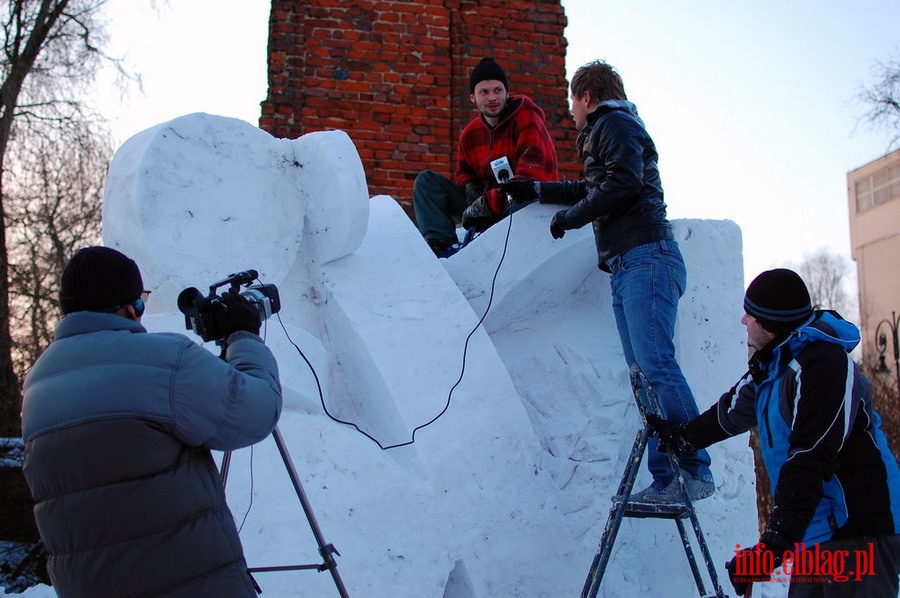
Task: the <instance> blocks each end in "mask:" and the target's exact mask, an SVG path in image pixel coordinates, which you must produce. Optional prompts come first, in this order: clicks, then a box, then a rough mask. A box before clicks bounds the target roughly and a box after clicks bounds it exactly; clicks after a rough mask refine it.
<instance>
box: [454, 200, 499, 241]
mask: <svg viewBox="0 0 900 598" xmlns="http://www.w3.org/2000/svg"><path fill="white" fill-rule="evenodd" d="M497 220H498V218H497V216H495V215H494V213H493V212H491V210H490V209H489V208H488V207H487V206H485V204H484V197H483V196H482V197H479V198H478V199H476V200H475V201H473V202H472V203H471V204H470V205H469V207H468V208H466V209H465V210H464V211H463V214H462V226H463V228H464V229H467V230H468V229H472V230H474V231H475V232H476V233H481V232H484V231H486V230H487V229H488V228H490V227H491V225H493V224H494V223H496V222H497Z"/></svg>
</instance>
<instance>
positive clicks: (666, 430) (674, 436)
mask: <svg viewBox="0 0 900 598" xmlns="http://www.w3.org/2000/svg"><path fill="white" fill-rule="evenodd" d="M647 425H648V426H650V433H651V434H652V435H653V436H656V437H657V438H659V445H658V446H657V448H658V449H659V452H661V453H668V452H669V451H671V452H672V454H673V455H676V456H680V455H687V454H690V453H693V452H694V451H696V450H697V449H695V448H694V447H693V446H691V443H690V442H689V441H688V440H687V439H686V438H685V437H684V424H679V423H676V422H673V421H672V420H669V419H663V418H661V417H659V416H658V415H656V414H654V413H648V414H647Z"/></svg>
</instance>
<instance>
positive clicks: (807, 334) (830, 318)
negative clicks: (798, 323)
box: [792, 310, 860, 353]
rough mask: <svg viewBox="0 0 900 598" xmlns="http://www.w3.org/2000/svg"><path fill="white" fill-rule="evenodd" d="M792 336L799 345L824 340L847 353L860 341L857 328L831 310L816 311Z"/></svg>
mask: <svg viewBox="0 0 900 598" xmlns="http://www.w3.org/2000/svg"><path fill="white" fill-rule="evenodd" d="M792 336H793V337H794V338H795V339H796V340H795V342H796V343H798V344H800V345H807V344H809V343H812V342H815V341H825V342H828V343H833V344H835V345H840V346H841V347H843V348H844V350H845V351H846V352H847V353H849V352H850V351H852V350H853V349H854V348H856V345H858V344H859V341H860V334H859V328H857V327H856V325H854V324H852V323H850V322H848V321H847V320H845V319H844V318H842V317H841V315H840V314H838V313H837V312H836V311H831V310H827V311H826V310H821V311H816V312H815V314H814V315H813V318H812V320H811V321H810V322H809V324H807V325H805V326H803V327H801V328H799V329H798V330H797V332H796V334H795V335H792Z"/></svg>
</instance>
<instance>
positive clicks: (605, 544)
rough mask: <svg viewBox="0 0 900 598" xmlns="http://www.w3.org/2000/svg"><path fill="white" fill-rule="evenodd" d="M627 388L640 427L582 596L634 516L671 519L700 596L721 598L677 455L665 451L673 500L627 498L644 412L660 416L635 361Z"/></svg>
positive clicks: (590, 592) (598, 578) (646, 433)
mask: <svg viewBox="0 0 900 598" xmlns="http://www.w3.org/2000/svg"><path fill="white" fill-rule="evenodd" d="M630 379H631V389H632V394H633V395H634V400H635V402H636V403H637V407H638V411H639V413H640V417H641V422H642V424H643V427H642V428H641V429H640V430H638V432H637V436H636V437H635V440H634V444H633V445H632V447H631V454H630V455H629V457H628V461H627V462H626V464H625V470H624V472H623V474H622V479H621V481H620V482H619V487H618V490H617V491H616V495H615V496H614V497H613V505H612V507H611V508H610V510H609V516H608V518H607V520H606V526H605V527H604V529H603V535H602V536H601V538H600V544H599V546H598V547H597V553H596V554H595V555H594V559H593V561H592V563H591V567H590V570H589V571H588V575H587V579H586V580H585V582H584V588H583V589H582V592H581V596H582V598H594V597H595V596H597V592H598V591H599V589H600V584H601V582H602V581H603V576H604V574H605V573H606V567H607V565H608V564H609V560H610V556H611V555H612V551H613V546H614V544H615V542H616V537H617V536H618V533H619V529H620V527H621V525H622V520H623V519H624V518H626V517H631V518H637V519H671V520H673V521H674V522H675V526H676V528H677V530H678V535H679V538H680V539H681V543H682V545H683V546H684V552H685V555H686V556H687V563H688V567H689V568H690V570H691V575H692V576H693V578H694V583H695V584H696V586H697V591H698V592H699V595H700V596H716V597H721V598H724V597H725V594H724V593H723V592H722V588H721V586H720V585H719V580H718V576H717V575H716V570H715V567H714V566H713V563H712V558H711V556H710V552H709V546H708V544H707V543H706V539H705V537H704V536H703V530H702V529H701V528H700V521H699V519H698V518H697V513H696V511H695V510H694V505H693V503H692V502H691V498H690V496H689V495H688V492H687V486H686V485H685V483H684V479H683V476H682V473H681V469H680V467H679V466H678V459H677V458H676V456H675V455H673V454H672V453H671V451H670V452H669V453H668V458H669V463H670V465H671V466H672V471H674V472H675V475H676V479H677V480H678V487H679V491H678V492H677V500H676V502H670V503H644V502H635V501H632V500H631V495H632V490H633V489H634V482H635V480H636V479H637V474H638V470H639V468H640V466H641V461H642V460H643V457H644V453H645V452H646V449H647V444H648V442H649V440H650V436H651V430H650V427H649V426H648V424H647V417H646V416H647V414H649V413H653V414H656V415H659V416H661V417H662V413H661V410H660V406H659V400H658V397H657V396H656V394H655V392H654V391H653V388H652V386H651V385H650V383H649V381H648V380H647V378H646V377H645V376H644V374H643V373H642V372H641V370H640V368H639V367H638V366H637V365H634V366H632V368H631V371H630ZM685 521H687V522H688V523H689V524H690V528H691V530H692V531H693V536H694V540H695V541H696V544H697V546H698V547H699V549H700V553H701V555H702V558H703V561H704V563H705V565H706V570H707V575H708V579H709V582H710V583H711V585H712V593H711V594H710V593H707V590H706V586H705V583H704V579H703V575H702V574H701V571H700V567H699V565H698V563H697V558H696V557H695V555H694V549H693V543H692V540H691V538H690V535H689V534H688V529H687V525H685Z"/></svg>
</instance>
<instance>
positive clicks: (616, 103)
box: [588, 100, 644, 126]
mask: <svg viewBox="0 0 900 598" xmlns="http://www.w3.org/2000/svg"><path fill="white" fill-rule="evenodd" d="M613 110H622V111H624V112H627V113H628V114H630V115H632V116H633V117H635V118H636V119H638V120H640V121H641V126H644V121H643V120H641V117H640V116H638V111H637V106H635V105H634V103H632V102H629V101H628V100H603V101H602V102H600V103H599V104H597V105H596V106H595V107H594V109H593V110H592V111H591V113H590V114H589V115H588V122H593V120H594V119H595V118H599V117H600V115H602V114H606V113H607V112H611V111H613Z"/></svg>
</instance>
